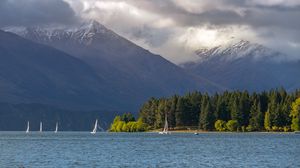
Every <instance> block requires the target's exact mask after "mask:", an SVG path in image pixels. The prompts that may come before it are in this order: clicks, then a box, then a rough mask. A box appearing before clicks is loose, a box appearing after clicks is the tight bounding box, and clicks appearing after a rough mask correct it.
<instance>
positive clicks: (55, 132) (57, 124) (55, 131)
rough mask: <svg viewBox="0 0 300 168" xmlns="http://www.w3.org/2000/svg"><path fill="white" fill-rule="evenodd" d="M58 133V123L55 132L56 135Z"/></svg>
mask: <svg viewBox="0 0 300 168" xmlns="http://www.w3.org/2000/svg"><path fill="white" fill-rule="evenodd" d="M57 131H58V123H57V122H56V126H55V131H54V133H57Z"/></svg>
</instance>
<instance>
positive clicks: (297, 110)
mask: <svg viewBox="0 0 300 168" xmlns="http://www.w3.org/2000/svg"><path fill="white" fill-rule="evenodd" d="M290 117H292V125H291V128H292V130H294V131H299V130H300V98H298V99H296V101H295V102H293V103H292V110H291V114H290Z"/></svg>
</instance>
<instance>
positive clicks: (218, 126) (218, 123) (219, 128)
mask: <svg viewBox="0 0 300 168" xmlns="http://www.w3.org/2000/svg"><path fill="white" fill-rule="evenodd" d="M215 129H216V130H217V131H226V122H225V121H223V120H217V121H216V122H215Z"/></svg>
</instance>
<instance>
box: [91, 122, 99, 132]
mask: <svg viewBox="0 0 300 168" xmlns="http://www.w3.org/2000/svg"><path fill="white" fill-rule="evenodd" d="M97 127H98V119H96V122H95V125H94V129H93V131H92V132H91V134H96V132H97Z"/></svg>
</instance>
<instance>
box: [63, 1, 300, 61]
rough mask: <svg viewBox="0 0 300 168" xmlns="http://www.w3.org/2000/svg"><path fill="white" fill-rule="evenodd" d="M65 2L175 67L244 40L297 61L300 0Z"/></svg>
mask: <svg viewBox="0 0 300 168" xmlns="http://www.w3.org/2000/svg"><path fill="white" fill-rule="evenodd" d="M65 1H66V2H68V3H69V4H70V5H71V6H72V8H73V9H74V11H75V12H76V13H77V15H78V16H80V17H82V18H86V19H96V20H98V21H99V22H101V23H102V24H104V25H105V26H107V27H108V28H111V29H112V30H114V31H116V32H117V33H119V34H120V35H122V36H124V37H126V38H128V39H130V40H131V41H133V42H135V43H137V44H138V45H141V46H142V47H144V48H146V49H149V50H150V51H152V52H154V53H158V54H160V55H162V56H164V57H165V58H167V59H169V60H171V61H172V62H175V63H181V62H183V61H188V60H193V59H194V58H195V55H194V50H196V49H199V48H202V47H214V46H217V45H224V44H227V43H230V42H232V41H238V40H242V39H243V40H249V41H251V42H256V43H260V44H264V45H266V46H267V47H270V48H274V49H276V50H280V51H283V52H285V53H287V54H290V55H292V57H294V58H299V55H297V54H298V53H300V48H299V47H295V46H297V44H299V43H300V40H299V39H300V38H299V36H300V35H299V34H300V33H299V27H300V24H298V22H297V21H296V20H295V19H297V18H299V17H300V16H299V15H300V11H299V10H297V9H295V8H297V5H298V6H299V5H300V1H299V0H265V1H260V0H246V1H231V0H221V1H219V0H204V1H199V0H184V1H183V0H161V1H159V0H153V1H146V0H65ZM281 7H282V8H281ZM296 37H297V38H296ZM295 38H296V39H295Z"/></svg>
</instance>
